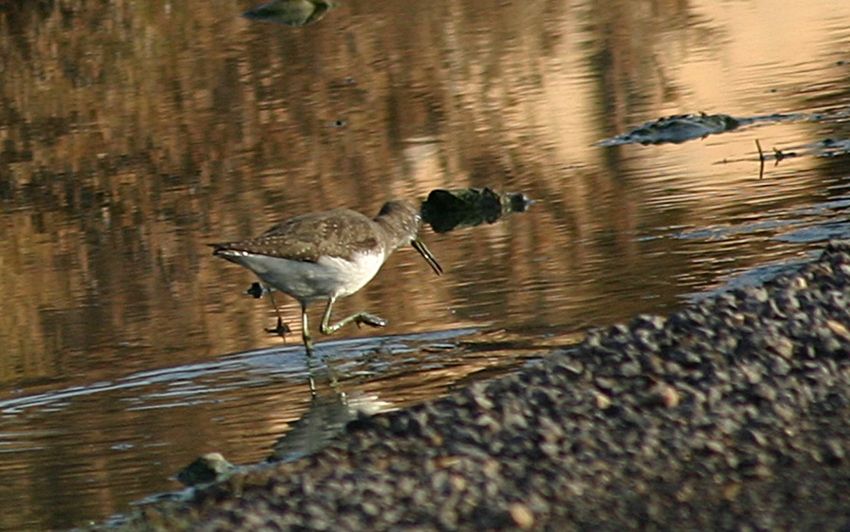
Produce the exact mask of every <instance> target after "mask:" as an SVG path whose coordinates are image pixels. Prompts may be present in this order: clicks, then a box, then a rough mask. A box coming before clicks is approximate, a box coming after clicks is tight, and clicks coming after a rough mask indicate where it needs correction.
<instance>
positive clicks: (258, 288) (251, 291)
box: [245, 283, 268, 299]
mask: <svg viewBox="0 0 850 532" xmlns="http://www.w3.org/2000/svg"><path fill="white" fill-rule="evenodd" d="M245 293H246V294H248V295H249V296H251V297H253V298H254V299H260V298H261V297H263V296H264V295H265V294H266V293H268V290H267V289H265V288H263V285H261V284H260V283H252V284H251V286H250V287H248V289H247V290H245Z"/></svg>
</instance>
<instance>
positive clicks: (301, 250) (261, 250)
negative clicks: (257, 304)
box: [213, 209, 378, 262]
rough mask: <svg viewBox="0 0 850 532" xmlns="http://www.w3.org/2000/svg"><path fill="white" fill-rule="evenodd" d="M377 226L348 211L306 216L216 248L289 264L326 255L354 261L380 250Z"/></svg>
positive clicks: (218, 245) (341, 210)
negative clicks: (359, 254) (361, 254)
mask: <svg viewBox="0 0 850 532" xmlns="http://www.w3.org/2000/svg"><path fill="white" fill-rule="evenodd" d="M375 230H376V224H375V223H374V222H373V221H372V220H370V219H369V218H368V217H366V216H364V215H362V214H360V213H359V212H355V211H352V210H348V209H336V210H332V211H327V212H322V213H313V214H304V215H302V216H296V217H294V218H290V219H289V220H286V221H285V222H282V223H280V224H277V225H275V226H274V227H272V228H270V229H269V230H268V231H266V232H265V233H263V234H262V235H260V236H258V237H256V238H251V239H248V240H242V241H240V242H228V243H224V244H214V245H213V247H215V249H216V252H219V251H244V252H247V253H253V254H257V255H267V256H270V257H278V258H283V259H289V260H297V261H305V262H316V261H318V260H319V257H320V256H322V255H327V256H332V257H342V258H345V259H351V255H352V254H353V253H357V252H364V251H369V250H374V249H376V248H377V246H378V241H377V239H376V234H375Z"/></svg>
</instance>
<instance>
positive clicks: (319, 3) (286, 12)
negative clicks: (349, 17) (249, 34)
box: [243, 0, 337, 26]
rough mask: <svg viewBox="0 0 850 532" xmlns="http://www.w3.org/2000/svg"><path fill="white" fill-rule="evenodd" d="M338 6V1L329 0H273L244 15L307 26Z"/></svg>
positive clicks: (254, 18)
mask: <svg viewBox="0 0 850 532" xmlns="http://www.w3.org/2000/svg"><path fill="white" fill-rule="evenodd" d="M336 6H337V4H336V3H334V2H330V1H328V0H272V1H271V2H269V3H267V4H263V5H260V6H257V7H255V8H252V9H249V10H248V11H246V12H245V13H243V16H244V17H245V18H249V19H251V20H263V21H267V22H277V23H280V24H286V25H287V26H306V25H308V24H313V23H314V22H318V21H319V20H320V19H321V18H322V17H324V16H325V15H326V14H327V12H328V11H330V10H331V9H333V8H335V7H336Z"/></svg>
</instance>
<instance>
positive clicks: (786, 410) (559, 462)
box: [125, 243, 850, 530]
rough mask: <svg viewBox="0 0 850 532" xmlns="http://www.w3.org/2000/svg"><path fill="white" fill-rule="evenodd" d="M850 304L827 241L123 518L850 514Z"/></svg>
mask: <svg viewBox="0 0 850 532" xmlns="http://www.w3.org/2000/svg"><path fill="white" fill-rule="evenodd" d="M848 302H850V245H848V244H844V243H835V244H831V245H830V246H829V247H828V248H827V249H826V251H825V252H824V253H823V255H822V256H821V257H820V258H819V259H818V260H817V261H815V262H813V263H811V264H808V265H805V266H803V267H802V268H801V269H799V270H798V271H796V272H794V273H793V274H787V275H784V276H781V277H779V278H777V279H775V280H773V281H771V282H769V283H767V284H765V285H764V286H762V287H757V288H747V289H739V290H733V291H731V292H728V293H724V294H721V295H719V296H717V297H715V298H713V299H708V300H704V301H701V302H699V303H698V304H696V305H694V306H692V307H689V308H687V309H685V310H682V311H680V312H678V313H675V314H672V315H671V316H669V317H667V318H664V317H657V316H639V317H637V318H635V319H634V320H633V321H632V322H631V323H629V324H628V325H619V326H614V327H611V328H609V329H606V330H596V331H591V332H590V334H589V335H588V338H587V340H586V341H585V342H584V343H582V344H581V345H579V346H578V347H575V348H571V349H569V350H563V351H560V352H555V353H552V354H551V355H550V356H548V357H547V358H546V359H545V360H544V361H543V362H541V363H540V364H539V365H537V366H535V367H533V368H530V369H527V370H524V371H522V372H520V373H517V374H514V375H510V376H508V377H505V378H501V379H498V380H495V381H492V382H489V383H481V384H476V385H473V386H471V387H469V388H467V389H465V390H463V391H461V392H458V393H456V394H453V395H451V396H449V397H445V398H442V399H439V400H436V401H431V402H428V403H426V404H422V405H419V406H417V407H414V408H410V409H407V410H404V411H398V412H392V413H388V414H381V415H377V416H374V417H371V418H362V419H358V420H356V421H354V422H351V423H349V425H348V426H347V429H346V431H345V433H344V434H343V435H342V436H341V437H340V438H338V439H337V440H336V441H335V443H333V444H332V445H331V446H330V447H329V448H327V449H326V450H324V451H322V452H320V453H318V454H317V455H314V456H312V457H309V458H306V459H303V460H300V461H298V462H294V463H289V464H279V465H272V466H269V467H267V468H265V469H262V470H257V471H253V472H247V473H245V472H240V473H236V474H235V475H233V476H232V477H230V478H229V479H227V480H225V481H224V482H221V483H219V484H216V485H213V486H210V487H207V488H204V489H199V490H198V491H197V492H196V494H195V496H194V498H193V499H192V500H191V501H189V502H186V503H179V504H178V503H173V502H169V503H159V504H155V505H151V506H148V507H145V508H143V509H142V510H141V511H139V512H138V513H137V514H136V515H135V516H133V517H132V519H131V520H130V521H129V522H128V523H127V524H126V525H125V527H126V528H128V529H151V528H154V529H168V530H175V529H186V528H192V529H205V530H213V529H221V530H225V529H227V530H230V529H233V528H234V527H242V528H259V527H267V528H268V529H275V528H291V527H306V528H310V529H319V530H322V529H324V530H349V529H370V530H381V529H390V528H392V529H404V528H416V529H418V530H437V529H480V528H517V527H519V528H528V529H564V528H565V527H593V528H594V529H618V528H624V527H625V528H637V527H640V528H651V529H654V528H658V529H660V528H665V529H666V528H670V527H673V526H676V527H682V526H685V527H687V528H703V527H710V528H714V529H741V528H747V527H749V528H751V529H757V530H759V529H765V530H767V529H799V528H814V527H816V526H820V527H827V528H830V529H835V528H840V527H844V526H847V525H848V524H850V467H849V466H848V454H847V453H848V451H850V303H848Z"/></svg>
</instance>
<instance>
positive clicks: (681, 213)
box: [0, 0, 850, 530]
mask: <svg viewBox="0 0 850 532" xmlns="http://www.w3.org/2000/svg"><path fill="white" fill-rule="evenodd" d="M249 7H251V5H250V4H246V3H245V2H239V3H237V2H233V1H224V0H222V1H217V0H212V1H210V0H207V1H204V2H201V1H198V0H187V1H186V2H179V3H171V2H166V1H159V0H151V1H149V2H144V3H138V2H129V1H115V2H109V3H94V2H81V1H75V0H68V1H64V2H52V1H44V2H7V3H5V4H2V5H0V27H2V30H3V31H2V32H0V49H2V53H0V71H2V76H0V98H2V100H0V212H2V217H0V238H2V241H3V242H4V243H5V245H4V246H0V285H2V288H3V293H4V295H5V302H6V303H5V305H4V308H3V310H2V313H0V346H2V347H3V349H2V352H0V455H2V458H3V459H2V460H0V473H2V474H3V477H4V479H5V482H4V483H3V486H2V487H0V500H3V501H4V504H3V507H4V508H6V509H4V510H2V511H0V528H4V529H9V530H17V529H23V528H62V527H69V526H73V525H79V524H83V523H86V522H87V521H88V520H100V519H103V518H104V517H106V516H108V515H110V514H112V513H115V512H120V511H126V510H127V509H128V508H129V507H130V504H131V502H132V501H134V500H137V499H139V498H141V497H143V496H145V495H148V494H150V493H153V492H158V491H165V490H173V489H178V488H179V485H178V484H177V482H176V481H175V480H174V479H173V476H174V475H175V474H176V473H177V471H178V470H179V469H180V468H181V467H183V466H184V465H186V464H187V463H189V462H190V461H191V460H192V459H194V458H195V457H196V456H198V455H200V454H202V453H205V452H210V451H219V452H222V453H223V454H224V455H225V456H226V457H227V458H228V459H230V460H231V461H233V462H235V463H247V462H251V461H257V460H261V459H264V458H265V457H266V456H268V455H270V454H271V452H272V447H273V445H274V443H275V441H276V440H277V439H278V438H279V437H280V436H281V435H283V434H284V433H286V432H287V430H289V429H290V428H291V427H292V426H293V424H294V423H295V421H296V420H298V419H299V418H301V417H302V416H304V415H305V414H306V413H307V412H309V411H310V408H311V399H310V393H309V388H308V384H307V381H308V374H309V371H308V365H307V362H306V360H305V358H304V357H303V356H302V355H303V351H302V349H301V348H300V347H299V345H298V342H297V339H298V334H297V329H296V334H294V335H293V336H292V337H291V338H290V343H288V344H286V345H282V343H281V341H280V340H279V339H277V338H274V337H270V336H268V335H267V334H266V333H265V332H264V328H265V327H267V326H271V325H273V321H274V319H273V311H272V310H271V307H270V304H269V302H268V300H267V299H259V300H257V299H252V298H250V297H248V296H246V295H244V290H245V289H246V288H247V287H248V286H249V285H250V283H251V282H253V281H254V279H253V278H252V277H251V276H250V274H249V273H248V272H246V271H244V270H242V269H240V268H238V267H237V266H235V265H232V264H229V263H226V262H225V261H222V260H218V259H214V258H213V257H211V256H210V253H209V249H208V248H207V247H205V244H206V243H208V242H212V241H219V240H229V239H237V238H242V237H247V236H251V235H254V234H258V233H260V232H261V231H263V230H264V229H266V228H267V227H268V226H270V225H272V224H273V223H275V222H277V221H280V220H282V219H285V218H287V217H289V216H292V215H295V214H299V213H303V212H308V211H315V210H322V209H325V208H330V207H337V206H347V207H351V208H354V209H357V210H360V211H362V212H367V213H374V212H376V211H377V209H378V208H379V207H380V205H381V204H382V203H383V202H384V201H385V200H387V199H390V198H393V197H406V198H424V197H425V196H426V195H427V194H428V192H429V191H431V190H433V189H436V188H463V187H471V186H474V187H484V186H488V187H491V188H494V189H496V190H504V191H513V192H523V193H525V194H527V195H528V196H530V197H531V198H533V199H534V200H535V201H536V203H535V204H534V205H533V206H532V208H531V209H530V210H529V211H528V212H525V213H522V214H514V215H511V216H510V217H508V218H506V219H505V220H502V221H500V222H498V223H496V224H492V225H484V226H480V227H476V228H471V229H470V228H467V229H462V230H459V231H456V232H451V233H447V234H440V235H435V234H433V233H426V234H425V235H424V238H425V240H426V241H427V243H428V245H429V247H430V248H431V250H432V251H433V252H434V254H435V255H436V256H437V257H438V258H439V259H440V261H441V263H442V265H443V267H444V268H445V269H446V274H445V275H444V276H442V277H440V278H437V277H435V276H433V274H432V273H431V272H430V270H429V269H428V267H427V265H426V264H425V263H424V262H423V261H422V260H421V258H419V257H418V256H417V255H416V254H415V253H413V252H410V251H409V250H403V251H399V252H398V253H397V254H396V255H394V256H393V257H392V258H391V259H390V260H389V261H388V263H387V265H386V266H385V268H384V270H383V271H382V272H381V273H380V274H379V275H378V277H377V278H376V279H375V280H374V281H373V282H372V283H370V284H369V285H368V286H367V287H366V288H365V289H364V290H362V291H361V292H359V293H358V294H355V295H354V296H352V297H350V298H348V299H346V300H343V301H341V302H340V303H339V310H338V312H339V313H340V315H341V313H342V312H344V311H354V310H360V309H369V310H370V311H372V312H375V313H377V314H379V315H382V316H384V317H386V318H388V319H389V320H390V325H389V326H388V327H387V328H386V329H385V330H380V331H376V330H374V329H367V328H364V329H362V330H357V329H356V328H354V327H352V328H348V329H345V330H344V331H341V332H340V333H339V334H338V335H337V336H335V337H334V338H333V339H332V340H331V341H330V342H327V343H322V344H319V348H320V351H321V353H322V354H323V355H324V356H325V357H327V359H328V360H327V364H326V363H324V362H322V361H316V362H315V364H314V368H313V375H314V378H315V382H316V386H317V388H318V391H319V394H320V395H321V396H324V397H333V396H334V394H339V393H345V394H346V395H347V396H350V397H354V396H357V397H368V398H369V399H370V400H372V401H374V402H377V403H378V406H377V407H376V408H380V409H387V408H397V407H400V406H405V405H409V404H413V403H416V402H418V401H421V400H423V399H426V398H428V397H433V396H436V395H439V394H442V393H445V392H446V391H447V390H450V389H451V388H452V387H454V386H458V385H461V384H464V383H467V382H470V381H473V380H476V379H484V378H490V377H492V376H495V375H498V374H500V373H502V372H505V371H511V370H513V369H515V368H517V367H520V366H522V365H523V364H525V363H528V361H529V360H533V359H534V358H535V357H536V356H538V355H539V353H541V352H543V351H545V350H546V349H548V348H551V347H553V346H559V345H566V344H569V343H570V342H574V341H576V339H577V335H576V334H573V333H575V332H576V331H581V330H582V329H583V328H586V327H588V326H591V325H604V324H608V323H612V322H615V321H621V320H626V319H628V318H629V317H631V316H632V315H634V314H636V313H639V312H656V313H664V312H668V311H670V310H672V309H675V308H677V307H678V306H680V305H682V304H684V303H686V302H687V301H690V300H692V299H695V298H699V297H701V296H702V295H703V294H706V293H710V292H711V291H713V290H717V289H719V288H722V287H726V286H730V285H731V286H737V285H740V284H745V283H753V282H759V281H760V280H762V279H764V278H766V277H769V276H770V275H772V274H773V273H774V272H776V271H781V270H782V269H783V268H785V267H789V266H793V264H795V263H797V262H799V261H801V260H805V259H806V258H807V257H809V256H811V255H812V254H813V253H817V250H818V249H820V248H821V247H822V245H823V243H824V242H825V241H826V240H828V239H829V238H845V237H847V236H848V233H850V223H848V221H847V216H846V213H847V209H848V206H850V164H848V160H850V159H848V157H847V156H845V155H844V154H843V152H841V151H838V152H834V153H823V152H822V151H818V150H813V149H811V147H812V146H814V143H816V142H819V141H824V140H825V139H832V140H835V141H844V140H846V139H848V138H850V126H848V120H847V116H848V111H847V110H848V108H850V84H849V83H848V81H850V56H848V55H847V50H849V49H850V46H848V45H850V26H848V24H847V20H850V5H848V4H846V3H843V2H821V3H814V4H812V3H809V2H802V1H799V0H796V1H791V0H788V1H781V0H774V1H770V2H768V1H767V0H753V1H749V2H737V3H728V2H724V3H720V4H718V3H716V2H711V1H707V0H705V1H697V2H687V3H682V2H661V3H657V2H637V3H636V2H625V1H623V2H603V3H598V2H596V3H594V2H584V1H575V2H562V1H556V0H540V1H532V2H497V1H495V0H494V1H488V0H483V1H482V0H475V1H473V0H461V1H457V0H455V1H448V0H445V1H444V0H435V1H432V2H414V1H404V0H400V1H396V2H378V3H375V2H366V1H362V0H347V1H346V2H344V3H343V5H342V6H341V7H339V8H337V9H334V10H332V11H330V12H328V13H327V14H326V15H325V16H324V17H323V18H322V19H321V20H320V21H318V22H317V23H315V24H312V25H310V26H305V27H302V28H292V27H288V26H283V25H278V24H272V23H266V22H256V21H250V20H247V19H244V18H242V17H240V16H239V14H240V13H241V12H243V11H244V10H245V9H248V8H249ZM701 111H703V112H706V113H710V114H714V113H723V114H728V115H731V116H735V117H754V116H765V115H773V114H776V113H784V114H792V113H800V114H801V115H803V116H805V117H806V119H800V120H781V121H769V120H766V121H763V122H759V123H757V124H753V125H750V126H748V127H746V128H740V129H736V130H733V131H729V132H726V133H722V134H717V135H710V136H708V137H705V138H704V139H699V140H692V141H689V142H683V143H681V144H661V145H653V146H641V145H631V144H627V145H619V146H601V145H600V142H601V141H603V140H604V139H606V138H612V137H615V136H616V135H618V134H621V133H624V132H626V131H628V130H630V129H631V128H634V127H637V126H640V125H641V124H644V123H646V122H648V121H652V120H655V119H657V118H660V117H663V116H669V115H673V114H682V113H699V112H701ZM757 139H758V140H759V141H760V144H761V145H762V147H763V148H764V150H765V151H766V152H767V155H769V156H772V155H773V154H774V152H773V148H777V149H779V150H781V151H783V152H791V151H794V152H795V153H797V154H798V156H797V157H788V158H782V160H780V161H779V162H778V164H776V165H775V166H774V163H775V161H774V160H772V159H769V160H767V161H766V164H765V165H764V168H763V171H762V172H761V173H762V174H763V176H762V178H761V179H760V178H759V175H760V164H759V156H758V152H757V149H756V145H755V141H756V140H757ZM314 310H315V311H316V312H320V310H319V309H314ZM284 312H285V313H286V315H287V317H288V318H289V321H290V324H291V325H292V326H293V328H296V327H295V325H296V324H297V322H298V320H297V316H298V308H297V305H296V304H295V303H294V302H292V301H287V302H286V305H285V307H284ZM317 318H318V315H316V317H314V318H313V319H314V321H315V320H316V319H317ZM328 368H331V370H330V371H332V372H333V373H334V377H335V380H336V384H334V385H333V386H332V385H331V382H330V381H331V378H330V376H329V373H328V372H329V370H328ZM9 508H14V511H10V510H8V509H9Z"/></svg>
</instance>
